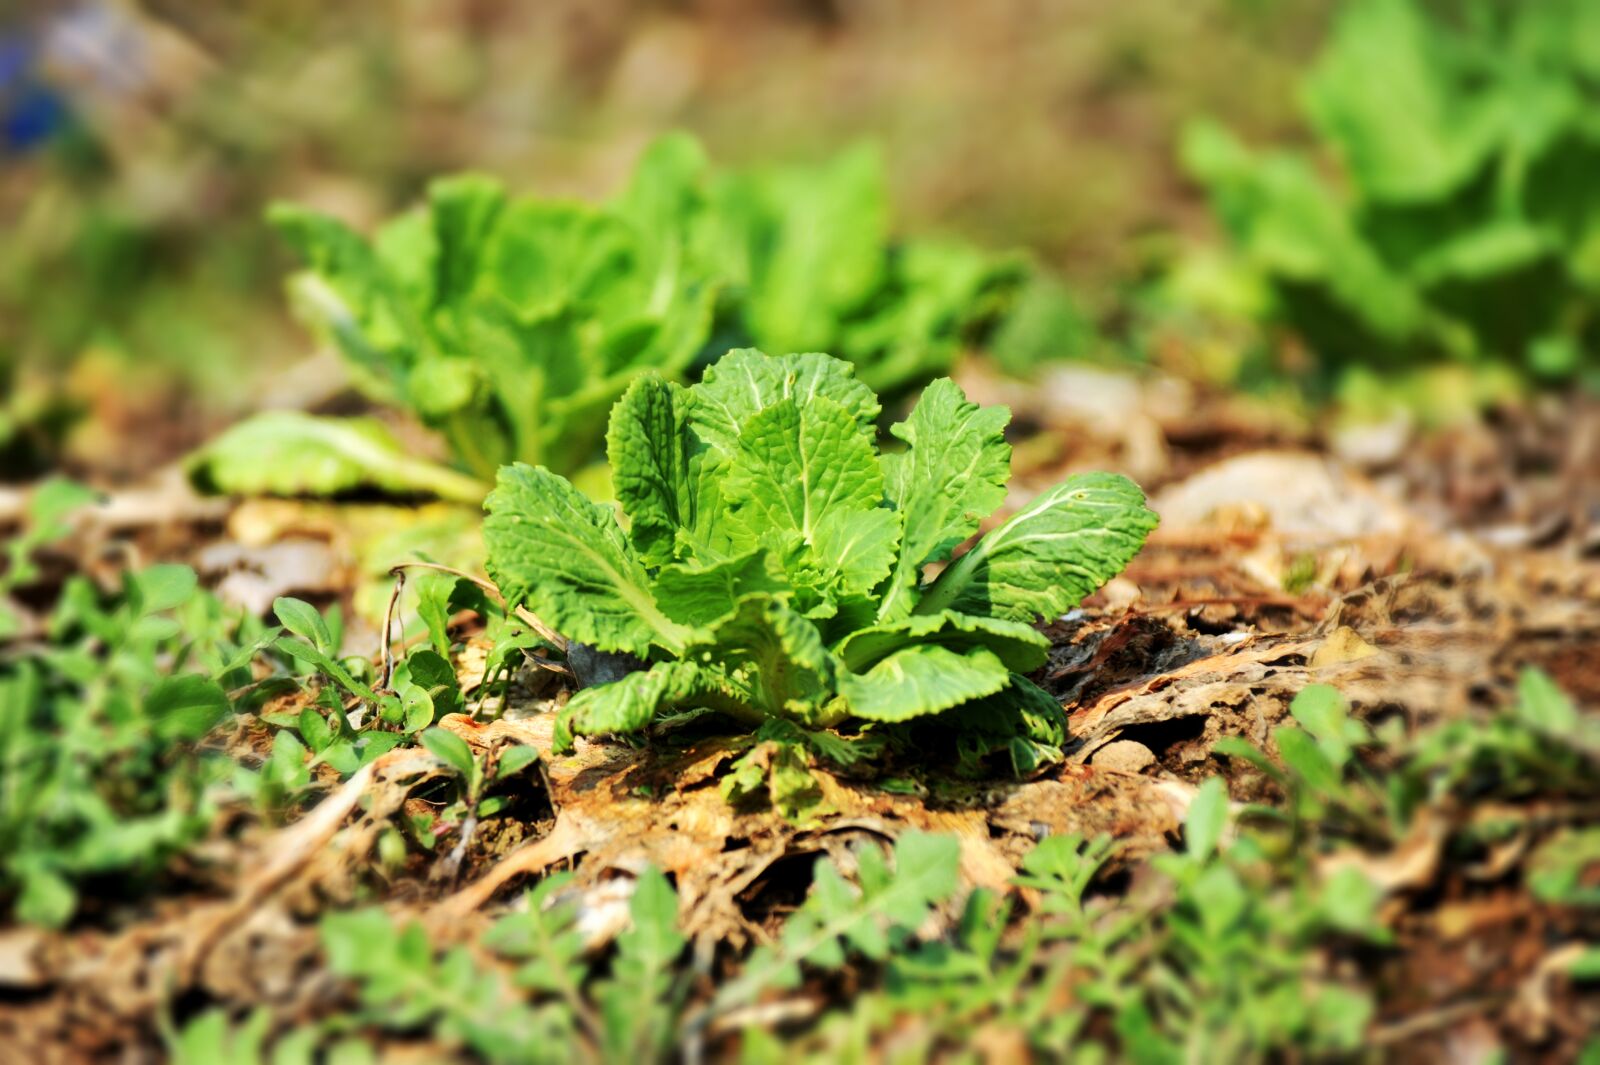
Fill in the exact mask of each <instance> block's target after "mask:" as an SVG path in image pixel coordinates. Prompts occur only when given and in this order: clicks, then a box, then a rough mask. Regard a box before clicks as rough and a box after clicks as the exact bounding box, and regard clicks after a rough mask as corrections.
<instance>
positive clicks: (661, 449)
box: [606, 375, 705, 566]
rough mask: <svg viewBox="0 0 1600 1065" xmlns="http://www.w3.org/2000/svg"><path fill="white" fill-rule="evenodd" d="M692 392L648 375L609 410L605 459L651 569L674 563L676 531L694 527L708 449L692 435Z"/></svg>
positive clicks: (642, 556) (634, 538)
mask: <svg viewBox="0 0 1600 1065" xmlns="http://www.w3.org/2000/svg"><path fill="white" fill-rule="evenodd" d="M688 407H689V393H688V391H687V390H685V389H684V388H682V387H681V386H679V385H675V384H673V383H671V382H669V381H665V380H662V379H661V378H660V377H656V376H654V375H646V376H644V377H641V378H639V379H638V380H637V381H635V382H634V383H633V385H632V386H631V387H630V388H629V389H628V391H627V392H626V393H625V394H624V395H623V397H622V399H620V400H618V401H617V404H616V406H614V407H612V408H611V422H610V428H609V429H608V430H607V433H606V454H607V456H608V457H609V458H610V460H611V483H612V486H613V488H614V489H615V491H616V494H617V502H619V503H621V504H622V510H623V513H625V514H626V515H628V520H629V522H630V525H629V527H628V536H629V538H630V539H631V540H632V541H633V545H634V548H635V550H637V551H638V553H639V557H640V559H641V560H642V561H643V562H644V563H645V564H646V565H649V566H659V565H662V564H663V563H666V562H670V561H672V559H673V557H674V553H675V550H674V549H675V545H676V542H677V536H678V531H679V530H680V529H690V528H693V527H694V525H695V524H696V522H695V513H696V509H697V506H698V504H699V502H700V500H699V498H698V496H697V494H696V491H695V488H696V482H697V480H698V476H697V466H698V464H699V463H700V462H702V461H704V460H705V456H704V454H703V452H704V445H703V444H701V443H700V441H699V439H698V438H696V437H695V436H694V434H693V433H691V432H690V431H689V417H688Z"/></svg>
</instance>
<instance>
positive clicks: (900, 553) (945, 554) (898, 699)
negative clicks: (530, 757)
mask: <svg viewBox="0 0 1600 1065" xmlns="http://www.w3.org/2000/svg"><path fill="white" fill-rule="evenodd" d="M878 413H879V403H878V399H877V397H876V396H875V395H874V394H873V393H872V391H871V389H869V388H867V387H866V386H865V385H864V384H862V383H861V382H860V381H858V380H856V378H855V376H854V373H853V368H852V367H851V366H850V364H848V363H845V362H842V361H840V360H838V359H834V358H831V357H829V356H827V355H820V354H806V355H785V356H781V357H772V356H767V355H764V354H762V353H761V352H759V351H754V350H741V351H734V352H730V353H729V354H728V355H727V356H725V357H724V358H723V359H722V360H721V361H720V362H718V363H717V364H716V365H715V366H713V367H712V368H710V369H709V370H708V371H707V372H706V374H705V378H704V380H703V381H702V382H701V383H700V384H698V385H695V386H693V387H688V388H685V387H681V386H679V385H676V384H673V383H672V382H669V381H666V380H663V379H662V378H660V377H657V376H653V375H652V376H644V377H641V378H640V379H639V380H637V381H635V382H634V384H633V385H632V387H630V388H629V389H628V391H627V393H626V395H624V396H623V398H622V399H621V401H620V402H618V404H617V405H616V407H615V408H614V409H613V410H612V412H611V421H610V428H609V432H608V435H607V442H608V445H609V451H610V459H611V465H612V475H613V482H614V485H615V488H616V495H617V500H618V502H619V504H620V506H621V510H622V512H623V514H624V515H625V516H626V519H627V521H626V526H624V524H623V523H621V522H619V521H618V518H617V515H616V512H615V510H614V509H613V508H612V507H610V506H603V505H600V504H596V503H594V502H591V501H590V500H589V499H587V498H585V497H584V496H583V494H582V493H580V492H579V491H578V490H577V489H576V488H574V487H573V486H572V484H571V483H569V482H568V481H567V480H565V479H564V478H562V477H560V476H559V475H557V474H555V473H552V472H551V471H549V470H548V469H544V468H542V467H533V466H528V465H522V464H518V465H514V466H508V467H506V468H505V469H503V470H501V471H500V477H499V483H498V487H497V488H496V489H495V491H494V492H493V493H492V494H491V495H490V497H489V499H488V501H487V503H486V504H485V505H486V507H487V509H488V511H489V516H488V519H487V520H486V522H485V525H484V538H485V542H486V546H487V548H488V552H489V563H488V564H489V571H490V574H491V576H493V578H494V579H495V581H496V582H497V583H498V584H499V586H500V588H501V590H502V591H503V592H504V594H505V596H506V598H507V600H508V601H510V602H520V603H525V604H526V605H527V606H528V607H529V608H531V609H532V610H533V611H534V612H535V613H536V614H538V615H539V616H540V617H541V618H542V619H543V620H544V621H545V623H546V624H548V625H551V626H552V627H554V628H555V629H557V630H559V631H560V632H562V633H563V634H564V635H565V636H567V637H568V638H569V639H572V640H575V641H578V642H580V643H584V644H589V645H592V646H594V647H597V648H599V649H601V650H604V651H613V652H626V653H628V654H632V655H636V656H638V657H639V658H641V659H643V660H644V661H646V662H647V663H648V668H647V669H644V670H642V671H640V672H636V673H632V674H629V675H627V676H624V677H623V678H621V679H620V680H616V681H614V682H612V683H608V684H603V685H599V686H596V687H592V688H587V689H585V690H583V691H580V692H578V693H577V695H575V696H574V697H573V699H572V700H571V702H569V703H568V704H567V707H566V708H565V710H564V711H563V713H562V715H561V718H560V721H559V724H558V727H557V740H558V742H559V743H562V744H563V745H570V742H571V737H572V736H573V735H575V734H584V735H598V734H603V733H633V732H638V731H640V730H642V729H644V728H645V727H646V726H648V725H649V724H650V723H651V722H652V721H654V720H655V719H656V718H657V717H659V716H661V715H663V714H669V713H672V712H675V711H685V710H692V709H700V708H704V709H709V710H714V711H719V712H721V713H723V714H725V715H727V716H729V717H732V718H735V719H737V720H738V721H740V722H743V723H744V724H746V725H748V726H749V727H751V728H753V729H754V728H759V727H760V726H761V725H762V724H763V723H765V722H767V721H769V720H772V719H788V720H791V721H793V722H795V723H797V724H800V725H802V726H806V727H809V728H813V729H815V728H826V727H831V726H836V725H839V724H840V723H842V722H844V721H846V720H847V719H859V720H861V721H871V722H900V721H906V720H909V719H913V718H920V717H925V716H928V715H934V714H941V713H945V712H949V711H954V710H957V709H958V708H963V709H962V713H963V714H964V715H965V714H975V715H977V716H978V717H979V718H981V719H982V721H983V722H984V724H985V726H986V727H987V728H989V729H991V730H992V729H994V728H995V727H1001V726H1003V727H1004V728H1008V729H1010V730H1011V731H1012V733H1013V734H1015V735H1019V736H1030V737H1034V738H1037V739H1039V740H1040V742H1044V743H1052V742H1053V743H1056V744H1059V743H1060V742H1061V739H1062V734H1061V733H1062V727H1063V725H1064V722H1063V721H1062V715H1061V709H1060V706H1059V705H1058V704H1057V703H1056V702H1055V700H1053V699H1052V698H1051V697H1050V696H1049V695H1047V694H1045V693H1044V692H1042V691H1040V690H1039V689H1038V688H1036V687H1034V686H1033V685H1032V684H1030V683H1029V682H1028V681H1027V680H1026V679H1025V676H1024V675H1025V674H1027V673H1029V672H1032V671H1033V670H1036V669H1038V668H1039V667H1040V666H1041V665H1043V664H1044V661H1045V657H1046V652H1047V650H1048V647H1049V642H1048V640H1047V639H1046V638H1045V636H1044V635H1042V634H1041V633H1040V632H1038V631H1037V630H1036V629H1035V628H1034V625H1033V623H1034V622H1035V621H1036V620H1037V619H1039V618H1054V617H1057V616H1059V615H1060V614H1061V613H1063V612H1064V611H1066V610H1068V609H1070V608H1072V607H1074V606H1076V605H1077V604H1078V602H1079V601H1080V600H1082V599H1083V597H1084V596H1086V595H1088V594H1089V593H1090V592H1092V591H1094V590H1095V589H1096V588H1098V587H1099V586H1100V585H1101V584H1102V583H1104V582H1105V581H1106V580H1108V579H1110V578H1111V577H1112V576H1114V575H1115V574H1117V573H1118V572H1119V571H1121V569H1122V568H1123V567H1124V566H1125V565H1127V563H1128V561H1129V560H1130V559H1131V558H1132V557H1133V556H1134V554H1135V553H1136V552H1137V551H1138V550H1139V548H1140V546H1141V545H1142V544H1143V542H1144V540H1145V537H1146V536H1147V535H1148V533H1149V532H1150V530H1151V529H1152V528H1153V527H1154V526H1155V524H1156V516H1155V515H1154V514H1153V513H1152V512H1151V511H1150V510H1149V509H1147V508H1146V506H1145V501H1144V496H1143V494H1142V493H1141V492H1140V490H1139V488H1138V486H1137V485H1135V484H1134V483H1133V482H1132V481H1129V480H1128V479H1127V478H1125V477H1121V476H1117V475H1114V474H1106V473H1089V474H1080V475H1077V476H1074V477H1071V478H1069V479H1068V480H1066V481H1065V482H1063V483H1062V484H1059V485H1057V486H1056V487H1054V488H1052V489H1050V490H1049V491H1046V492H1043V493H1041V494H1040V495H1038V496H1036V497H1035V498H1034V499H1033V500H1032V501H1031V502H1029V503H1028V504H1027V505H1026V506H1024V507H1023V508H1022V509H1021V510H1020V511H1019V512H1018V513H1017V514H1015V515H1014V516H1013V517H1012V518H1010V520H1008V521H1006V522H1005V523H1004V524H1002V525H1000V526H999V527H998V528H996V529H994V530H993V531H991V532H989V533H988V534H987V535H985V536H984V537H983V538H982V539H980V540H979V541H978V542H977V543H976V545H974V546H973V547H972V548H971V549H970V550H968V551H967V552H966V553H965V554H962V555H960V556H959V557H956V558H954V559H953V560H952V556H953V555H954V552H955V550H956V548H957V547H958V546H959V545H961V544H962V543H963V542H965V541H966V540H967V539H968V538H969V537H971V536H972V535H973V534H974V533H975V532H977V531H978V527H979V523H980V522H981V521H982V519H983V518H984V517H985V516H986V515H988V514H989V513H990V512H992V511H993V510H994V509H995V508H996V507H998V506H999V505H1000V503H1001V502H1002V501H1003V500H1004V498H1005V495H1006V489H1005V484H1006V480H1007V479H1008V477H1009V475H1010V458H1011V449H1010V446H1009V445H1008V444H1007V443H1006V442H1005V439H1004V436H1003V430H1004V428H1005V425H1006V423H1007V421H1008V420H1009V418H1010V412H1009V411H1007V410H1006V409H1005V408H1003V407H987V408H983V407H978V406H977V405H975V404H973V403H970V402H968V401H967V399H966V397H965V396H964V395H963V394H962V392H961V390H960V388H958V387H957V386H956V385H955V384H954V383H953V382H951V381H949V380H948V379H943V380H939V381H935V382H934V383H933V384H932V385H931V386H929V388H928V389H927V390H926V391H925V392H924V393H923V395H922V398H921V400H920V402H919V403H918V404H917V406H916V408H915V409H914V410H913V411H912V412H911V414H910V416H909V417H908V418H907V419H906V420H905V421H903V422H901V423H899V424H897V425H895V426H893V427H892V429H891V430H890V431H891V432H892V433H893V434H894V436H895V437H897V438H898V439H899V441H900V442H901V443H902V444H903V447H902V448H900V449H899V450H895V451H892V452H888V453H883V454H880V453H879V450H878V447H877V438H876V434H875V431H874V425H875V422H876V419H877V416H878ZM938 565H942V566H943V569H942V571H941V572H939V573H938V574H937V575H936V576H931V578H930V576H929V568H930V567H932V566H938Z"/></svg>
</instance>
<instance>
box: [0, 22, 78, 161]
mask: <svg viewBox="0 0 1600 1065" xmlns="http://www.w3.org/2000/svg"><path fill="white" fill-rule="evenodd" d="M34 58H35V57H34V47H33V42H31V41H30V40H28V39H27V38H18V37H0V152H3V153H5V154H7V155H20V154H22V153H24V152H27V151H30V150H32V149H34V148H36V147H38V146H39V145H41V144H43V143H44V142H45V141H47V140H49V138H50V136H51V134H53V133H55V132H56V131H57V130H59V129H61V128H62V127H63V126H65V125H66V123H67V107H66V103H65V102H64V101H63V100H62V99H61V97H60V96H59V95H58V94H57V93H56V92H55V91H53V90H52V89H51V88H50V87H49V86H47V85H45V84H44V83H43V82H41V81H39V80H38V79H37V77H35V72H34Z"/></svg>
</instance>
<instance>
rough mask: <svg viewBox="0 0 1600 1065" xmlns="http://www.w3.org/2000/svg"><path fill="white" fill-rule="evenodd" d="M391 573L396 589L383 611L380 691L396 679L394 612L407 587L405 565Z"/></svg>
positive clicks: (386, 689)
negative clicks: (387, 606)
mask: <svg viewBox="0 0 1600 1065" xmlns="http://www.w3.org/2000/svg"><path fill="white" fill-rule="evenodd" d="M389 575H390V576H392V577H393V578H394V591H392V592H390V593H389V608H388V609H387V610H385V611H384V612H383V678H382V679H381V680H380V681H379V683H378V690H379V691H380V692H386V691H389V690H390V688H389V684H390V682H391V681H393V680H394V614H395V608H396V607H398V606H399V605H400V593H401V592H403V591H405V588H406V571H405V567H404V566H396V567H394V568H393V569H391V570H390V571H389Z"/></svg>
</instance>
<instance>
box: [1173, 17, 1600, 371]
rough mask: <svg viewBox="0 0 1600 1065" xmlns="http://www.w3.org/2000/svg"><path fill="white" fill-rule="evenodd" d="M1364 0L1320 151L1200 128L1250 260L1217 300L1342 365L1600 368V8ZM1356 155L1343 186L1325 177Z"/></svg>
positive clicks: (1195, 149)
mask: <svg viewBox="0 0 1600 1065" xmlns="http://www.w3.org/2000/svg"><path fill="white" fill-rule="evenodd" d="M1450 11H1451V12H1452V13H1453V14H1454V15H1456V16H1457V17H1455V18H1454V19H1448V20H1447V19H1446V18H1445V17H1444V16H1443V15H1442V14H1434V13H1431V12H1430V11H1428V10H1426V9H1425V8H1424V7H1423V6H1422V5H1421V4H1420V3H1418V2H1416V0H1352V2H1350V3H1348V4H1346V5H1345V6H1344V8H1343V9H1342V11H1341V13H1340V16H1339V18H1338V20H1337V23H1336V25H1335V26H1334V29H1333V32H1332V35H1331V37H1330V39H1329V41H1328V43H1327V45H1326V47H1325V49H1324V51H1323V53H1322V54H1321V56H1320V57H1319V59H1318V60H1317V62H1316V64H1315V65H1314V66H1313V67H1312V69H1311V70H1310V72H1309V74H1308V75H1307V77H1306V78H1305V81H1304V84H1303V86H1302V89H1303V92H1302V100H1303V104H1304V107H1305V112H1306V116H1307V119H1308V121H1309V123H1310V126H1311V129H1312V131H1313V132H1314V133H1315V135H1316V138H1317V142H1318V146H1319V148H1320V149H1321V151H1320V153H1319V154H1318V155H1310V154H1307V153H1304V152H1298V151H1292V150H1277V151H1271V152H1265V153H1258V152H1255V151H1252V150H1250V149H1247V148H1245V147H1244V146H1243V145H1242V144H1241V143H1240V140H1239V139H1238V138H1237V137H1235V136H1234V135H1233V134H1232V133H1230V132H1228V131H1227V130H1226V129H1225V128H1224V127H1222V126H1221V125H1218V124H1216V123H1213V122H1196V123H1195V124H1193V125H1191V126H1190V128H1189V129H1188V130H1187V132H1186V135H1185V137H1184V139H1183V145H1182V156H1183V162H1184V165H1185V166H1186V168H1187V169H1188V170H1189V172H1190V173H1191V174H1192V175H1193V176H1194V177H1196V178H1197V179H1198V180H1199V181H1200V182H1201V183H1202V184H1203V185H1204V186H1205V188H1206V189H1207V191H1208V192H1209V194H1210V197H1211V203H1212V206H1213V209H1214V210H1215V212H1216V215H1217V218H1218V220H1219V221H1220V222H1221V224H1222V226H1223V228H1224V229H1225V230H1226V232H1227V234H1228V236H1229V237H1230V238H1231V240H1232V241H1233V244H1234V246H1235V248H1236V251H1237V255H1238V258H1237V259H1236V260H1234V261H1232V262H1228V263H1222V264H1219V265H1217V266H1215V269H1216V270H1218V271H1220V274H1221V276H1222V277H1226V276H1227V275H1229V274H1230V273H1231V274H1232V275H1233V276H1232V277H1231V279H1229V280H1226V281H1222V280H1220V279H1219V280H1218V282H1217V283H1216V284H1213V285H1211V286H1210V290H1211V291H1210V295H1212V296H1217V295H1219V294H1221V295H1223V296H1225V299H1223V300H1222V301H1221V302H1224V303H1229V304H1231V306H1230V307H1228V308H1227V309H1228V310H1230V311H1233V312H1240V311H1242V312H1244V313H1246V314H1253V315H1255V316H1257V317H1259V318H1260V319H1262V320H1264V321H1268V322H1274V323H1281V324H1283V325H1285V326H1287V327H1288V329H1289V330H1290V331H1291V332H1292V333H1293V334H1295V335H1296V336H1298V337H1300V338H1302V339H1303V340H1304V341H1305V343H1306V344H1307V345H1309V347H1310V348H1311V350H1312V351H1313V352H1314V353H1315V355H1316V356H1318V357H1319V358H1320V359H1322V360H1323V361H1324V366H1325V368H1327V369H1328V370H1330V371H1331V372H1334V373H1337V372H1339V371H1340V370H1341V369H1342V368H1346V367H1352V366H1356V367H1372V368H1377V369H1383V370H1395V369H1400V368H1404V367H1409V366H1414V365H1417V364H1419V363H1426V362H1428V361H1431V360H1438V359H1456V360H1467V361H1473V362H1478V363H1483V362H1496V361H1498V362H1504V363H1508V364H1510V365H1513V366H1516V367H1518V368H1520V369H1521V370H1523V371H1525V372H1526V373H1528V374H1531V375H1533V376H1534V377H1535V378H1542V379H1546V380H1567V379H1571V378H1573V377H1574V376H1578V375H1580V374H1589V375H1593V373H1594V372H1595V371H1596V369H1597V368H1600V360H1597V356H1596V352H1597V351H1600V182H1596V181H1595V180H1594V174H1595V173H1596V172H1597V168H1600V46H1597V44H1596V42H1597V41H1600V8H1597V7H1596V6H1595V5H1594V4H1592V3H1587V2H1585V0H1547V2H1540V3H1533V4H1510V3H1504V4H1493V3H1478V4H1468V5H1452V6H1451V8H1450ZM1324 162H1336V163H1337V164H1338V169H1339V172H1340V176H1341V178H1342V181H1339V182H1335V181H1332V180H1330V179H1329V177H1328V176H1327V175H1326V174H1325V173H1324V168H1323V166H1322V164H1323V163H1324Z"/></svg>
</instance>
